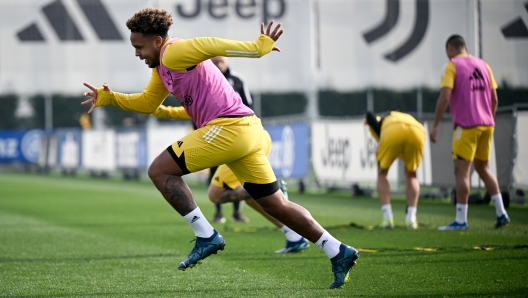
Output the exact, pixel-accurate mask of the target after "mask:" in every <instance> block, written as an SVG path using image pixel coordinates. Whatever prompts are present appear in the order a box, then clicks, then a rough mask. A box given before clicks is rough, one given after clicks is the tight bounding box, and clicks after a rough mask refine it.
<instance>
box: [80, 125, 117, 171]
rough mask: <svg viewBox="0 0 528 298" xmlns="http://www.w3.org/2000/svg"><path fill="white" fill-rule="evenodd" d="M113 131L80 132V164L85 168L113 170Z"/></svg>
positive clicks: (114, 160)
mask: <svg viewBox="0 0 528 298" xmlns="http://www.w3.org/2000/svg"><path fill="white" fill-rule="evenodd" d="M115 145H116V142H115V131H113V130H100V131H90V130H86V131H83V132H82V147H83V148H82V165H83V168H85V169H87V170H97V171H113V170H115V169H116V148H115V147H116V146H115Z"/></svg>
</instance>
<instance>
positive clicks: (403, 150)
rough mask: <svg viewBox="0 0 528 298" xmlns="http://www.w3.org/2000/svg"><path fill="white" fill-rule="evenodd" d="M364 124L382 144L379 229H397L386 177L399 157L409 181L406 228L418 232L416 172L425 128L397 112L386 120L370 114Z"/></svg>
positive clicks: (378, 185) (409, 117)
mask: <svg viewBox="0 0 528 298" xmlns="http://www.w3.org/2000/svg"><path fill="white" fill-rule="evenodd" d="M365 122H366V124H368V126H369V129H370V132H371V133H372V136H373V137H374V138H375V139H376V140H377V141H378V142H379V146H378V151H377V154H376V159H377V161H378V180H377V188H378V196H379V199H380V204H381V211H382V212H383V221H382V222H381V224H380V226H379V227H380V228H383V229H393V228H394V219H393V216H392V206H391V203H390V185H389V180H388V179H387V175H388V173H389V168H390V167H391V165H392V163H393V162H394V161H395V160H396V158H398V157H400V158H401V159H402V160H403V161H404V163H405V179H406V181H407V188H406V190H405V194H406V196H407V215H406V217H405V226H406V227H407V228H408V229H412V230H415V229H417V228H418V221H417V220H416V210H417V208H418V196H419V194H420V183H419V182H418V178H416V170H417V169H418V166H419V165H420V163H421V162H422V155H423V147H424V142H425V134H426V132H425V129H424V127H423V125H422V124H421V123H420V122H418V121H417V120H416V119H414V117H413V116H411V115H409V114H405V113H400V112H394V111H392V112H390V114H389V115H387V116H385V117H383V118H381V117H376V116H375V115H374V114H372V113H371V112H367V115H366V121H365Z"/></svg>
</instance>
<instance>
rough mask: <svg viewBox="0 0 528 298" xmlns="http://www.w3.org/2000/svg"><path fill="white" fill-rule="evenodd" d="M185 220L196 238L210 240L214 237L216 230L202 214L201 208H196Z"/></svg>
mask: <svg viewBox="0 0 528 298" xmlns="http://www.w3.org/2000/svg"><path fill="white" fill-rule="evenodd" d="M183 218H184V219H185V220H186V221H187V223H189V225H190V226H191V228H192V229H193V231H194V235H196V237H201V238H209V237H211V236H213V234H214V228H213V226H211V224H210V223H209V222H208V221H207V219H206V218H205V216H204V215H203V214H202V210H200V207H196V209H194V210H193V211H191V212H190V213H189V214H187V215H185V216H184V217H183Z"/></svg>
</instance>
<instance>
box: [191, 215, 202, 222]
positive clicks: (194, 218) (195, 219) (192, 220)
mask: <svg viewBox="0 0 528 298" xmlns="http://www.w3.org/2000/svg"><path fill="white" fill-rule="evenodd" d="M199 219H200V217H199V216H196V215H195V216H194V217H193V218H192V219H191V223H194V222H195V221H197V220H199Z"/></svg>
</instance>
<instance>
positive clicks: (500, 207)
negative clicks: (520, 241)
mask: <svg viewBox="0 0 528 298" xmlns="http://www.w3.org/2000/svg"><path fill="white" fill-rule="evenodd" d="M491 200H492V201H493V204H495V212H496V213H497V217H499V216H501V215H503V214H507V213H506V209H504V204H503V203H502V195H501V193H500V192H499V193H498V194H496V195H492V196H491Z"/></svg>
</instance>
